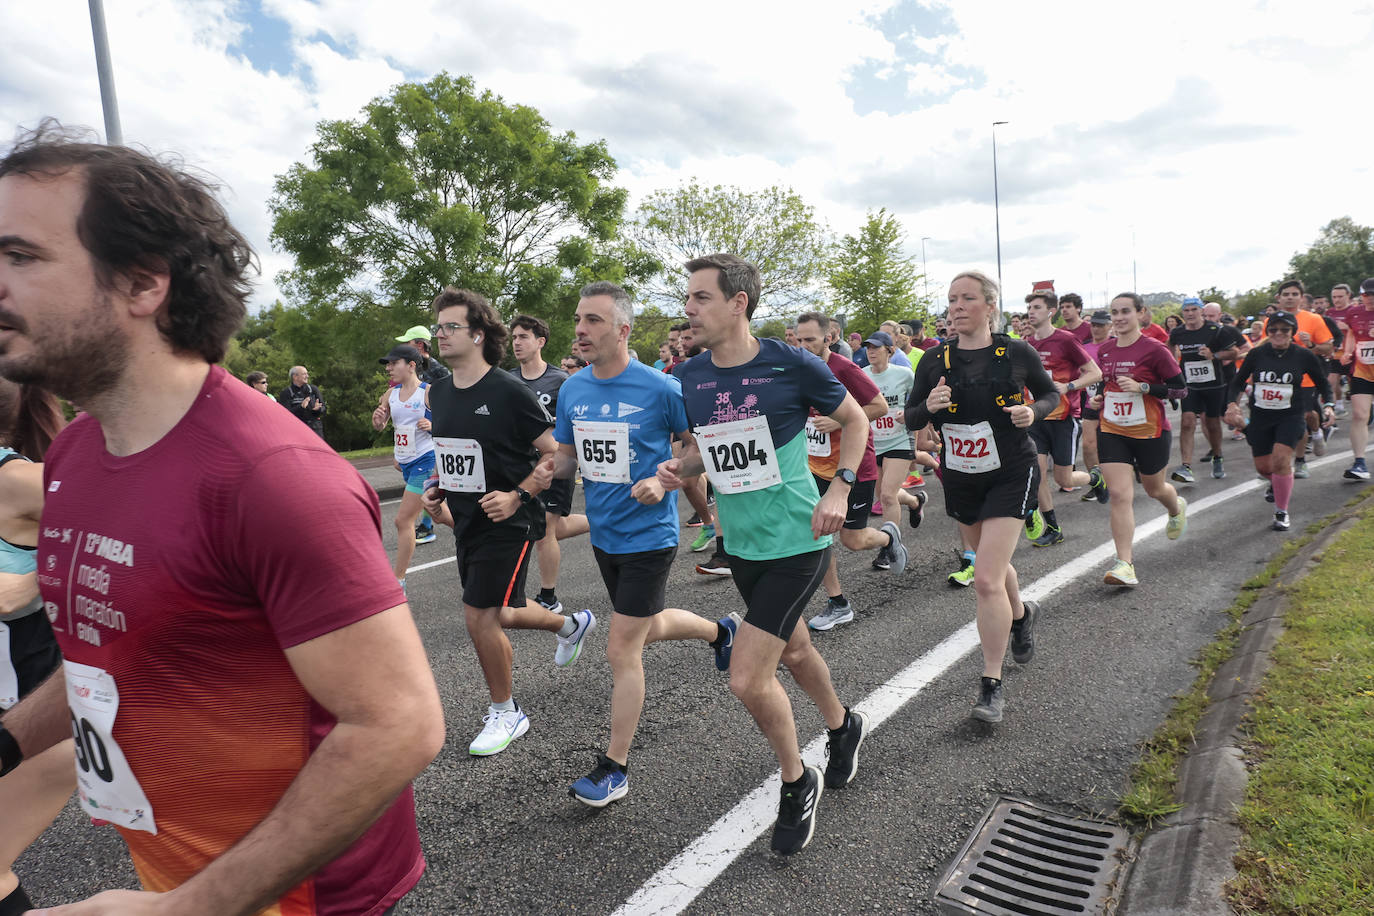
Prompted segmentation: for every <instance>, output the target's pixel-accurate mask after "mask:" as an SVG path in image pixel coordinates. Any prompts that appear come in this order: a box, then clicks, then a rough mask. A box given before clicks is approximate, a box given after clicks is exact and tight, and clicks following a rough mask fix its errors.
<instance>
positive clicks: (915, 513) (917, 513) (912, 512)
mask: <svg viewBox="0 0 1374 916" xmlns="http://www.w3.org/2000/svg"><path fill="white" fill-rule="evenodd" d="M928 499H930V497H929V496H927V495H926V491H925V490H917V491H916V501H917V502H918V503H920V505H918V506H917V507H916V508H914V509H907V510H906V513H907V515H906V521H907V524H908V525H910V526H911V527H913V528H919V527H921V520H922V519H923V518H925V514H926V500H928Z"/></svg>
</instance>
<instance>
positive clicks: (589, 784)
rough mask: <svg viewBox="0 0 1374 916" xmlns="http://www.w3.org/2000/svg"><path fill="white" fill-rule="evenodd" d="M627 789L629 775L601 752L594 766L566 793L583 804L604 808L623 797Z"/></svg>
mask: <svg viewBox="0 0 1374 916" xmlns="http://www.w3.org/2000/svg"><path fill="white" fill-rule="evenodd" d="M629 791H630V777H629V776H627V775H626V774H625V771H624V770H623V769H621V767H620V765H619V764H618V763H616V762H615V761H613V760H612V759H611V758H609V757H607V756H606V755H605V754H602V755H600V756H599V757H598V758H597V761H596V768H595V769H593V770H592V771H591V772H590V773H588V774H587V775H586V776H583V777H582V778H581V779H579V780H578V781H577V782H575V783H573V784H572V788H571V789H569V790H568V794H569V795H571V796H572V797H573V798H575V799H577V800H578V801H580V802H582V804H584V805H591V806H592V807H593V808H604V807H606V806H607V805H609V804H610V803H611V802H613V801H615V800H616V799H618V798H624V797H625V795H626V794H627V793H628V792H629Z"/></svg>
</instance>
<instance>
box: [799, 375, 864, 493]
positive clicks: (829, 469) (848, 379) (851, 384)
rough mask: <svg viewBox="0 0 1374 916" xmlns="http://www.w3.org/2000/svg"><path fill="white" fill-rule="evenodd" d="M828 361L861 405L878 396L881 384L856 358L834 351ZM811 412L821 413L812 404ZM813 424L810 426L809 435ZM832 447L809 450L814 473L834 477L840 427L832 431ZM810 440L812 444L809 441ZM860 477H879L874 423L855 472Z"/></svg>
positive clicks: (807, 457) (862, 478) (828, 478)
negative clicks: (820, 452) (818, 451)
mask: <svg viewBox="0 0 1374 916" xmlns="http://www.w3.org/2000/svg"><path fill="white" fill-rule="evenodd" d="M825 365H826V367H827V368H829V369H830V371H831V372H832V373H834V375H835V378H837V379H839V381H840V384H841V385H843V386H844V387H845V388H846V389H848V391H849V393H850V394H852V395H853V396H854V400H856V401H858V402H859V406H860V407H863V406H864V405H865V404H867V403H869V402H870V401H872V400H873V399H874V398H876V397H877V396H878V395H879V394H880V392H879V391H878V386H877V385H876V384H874V382H873V379H872V377H871V376H869V374H868V373H867V372H865V371H863V369H861V368H859V367H858V366H856V365H854V361H853V360H852V359H845V358H844V357H843V356H841V355H840V354H838V353H831V354H830V355H829V356H828V357H826V360H825ZM810 415H811V416H813V417H815V416H819V414H818V413H817V412H816V409H815V408H814V407H813V408H811V413H810ZM810 432H811V430H810V428H808V429H807V433H808V435H809V434H810ZM829 443H830V451H829V453H828V454H825V455H813V454H810V451H809V450H808V452H807V456H806V463H807V464H808V465H810V467H811V473H812V474H815V475H816V476H817V477H819V478H820V479H821V480H832V479H833V478H834V477H835V471H837V470H838V469H839V466H840V431H839V430H838V429H837V430H835V431H834V432H832V433H830V438H829ZM808 444H810V443H809V442H808ZM855 479H856V480H877V479H878V460H877V458H875V457H874V456H873V427H872V426H871V425H870V426H869V427H868V444H867V445H865V446H864V457H863V460H862V461H860V462H859V469H858V471H857V472H856V473H855Z"/></svg>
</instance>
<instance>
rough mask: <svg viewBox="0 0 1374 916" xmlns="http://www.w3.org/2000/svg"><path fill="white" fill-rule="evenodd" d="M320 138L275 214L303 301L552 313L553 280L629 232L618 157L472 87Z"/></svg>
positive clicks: (448, 86)
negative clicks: (462, 304)
mask: <svg viewBox="0 0 1374 916" xmlns="http://www.w3.org/2000/svg"><path fill="white" fill-rule="evenodd" d="M318 131H319V136H318V139H317V140H316V142H315V143H314V145H313V146H312V147H311V156H312V160H313V164H311V165H306V164H303V163H297V164H295V165H293V166H292V167H291V168H290V169H289V170H287V172H286V173H285V174H284V175H281V176H279V177H278V178H277V182H276V186H275V193H274V195H273V197H272V199H271V201H270V203H269V207H270V209H271V212H272V216H273V226H272V240H273V242H274V243H275V244H276V245H277V246H278V247H279V248H280V249H282V250H284V251H286V252H288V253H290V254H291V255H292V256H293V257H294V258H295V262H296V266H295V268H294V269H292V270H288V271H286V272H285V273H284V275H283V276H282V277H281V283H282V286H283V288H284V289H286V290H288V291H289V293H290V294H291V295H292V298H294V299H296V300H298V301H302V302H331V303H334V304H337V305H344V306H348V307H353V306H358V305H362V304H368V303H383V304H388V305H389V304H399V303H406V304H417V303H425V302H428V301H429V300H430V299H431V298H433V296H434V295H435V293H436V292H437V291H438V289H439V288H440V287H442V286H443V285H444V284H446V283H452V284H456V285H459V286H465V287H468V288H470V289H475V290H477V291H479V292H481V293H483V294H485V295H487V296H488V297H490V298H491V299H493V300H494V301H497V302H498V303H499V304H500V305H502V306H503V311H510V310H511V308H512V307H514V306H515V305H517V304H518V303H519V302H520V301H521V300H522V299H526V300H533V301H539V302H545V301H547V299H548V285H549V282H550V272H553V273H557V274H559V275H560V276H562V277H563V279H567V277H566V276H565V274H568V273H575V272H576V271H577V270H578V269H579V268H582V267H585V266H587V265H589V264H591V263H593V262H595V260H596V258H597V253H598V251H599V250H603V249H605V248H606V247H608V246H609V245H610V244H611V243H612V242H613V240H614V239H615V237H616V233H617V230H618V228H619V226H620V221H621V218H622V214H623V211H624V205H625V192H624V191H623V190H622V189H620V188H614V187H611V186H610V185H609V184H608V182H609V181H610V179H611V178H612V176H613V175H614V174H615V169H616V165H615V161H614V160H613V159H612V158H611V156H610V153H609V152H608V151H607V149H606V146H605V144H604V143H602V142H596V143H587V144H580V143H578V142H577V140H576V137H575V136H574V135H573V134H571V133H569V134H554V133H553V132H552V131H551V130H550V129H549V125H548V123H547V122H546V121H545V120H544V119H543V117H541V116H540V114H539V113H538V112H537V111H535V110H534V109H533V108H529V107H527V106H524V105H508V104H506V102H505V101H503V100H502V99H501V98H500V97H499V96H496V95H493V94H492V93H491V92H489V91H483V92H478V91H477V89H476V87H475V85H474V84H473V81H472V79H471V78H469V77H466V76H463V77H458V78H456V79H455V78H453V77H451V76H449V75H448V74H447V73H440V74H439V75H438V76H436V77H434V78H433V79H431V80H430V81H429V82H427V83H403V84H401V85H399V86H397V87H396V88H395V89H393V90H392V92H391V94H390V95H389V96H386V97H383V98H377V99H374V100H373V101H372V102H371V103H369V104H368V105H367V107H366V108H365V109H364V117H363V119H362V120H360V121H325V122H323V123H321V124H320V125H319V129H318ZM531 288H532V289H531Z"/></svg>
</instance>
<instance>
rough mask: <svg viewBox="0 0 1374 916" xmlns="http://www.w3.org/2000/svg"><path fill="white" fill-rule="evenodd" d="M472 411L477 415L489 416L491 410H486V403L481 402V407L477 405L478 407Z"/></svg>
mask: <svg viewBox="0 0 1374 916" xmlns="http://www.w3.org/2000/svg"><path fill="white" fill-rule="evenodd" d="M473 413H475V414H477V416H479V417H489V416H491V411H490V410H487V405H485V404H483V405H482V406H481V407H479V408H477V409H476V410H474V411H473Z"/></svg>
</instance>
